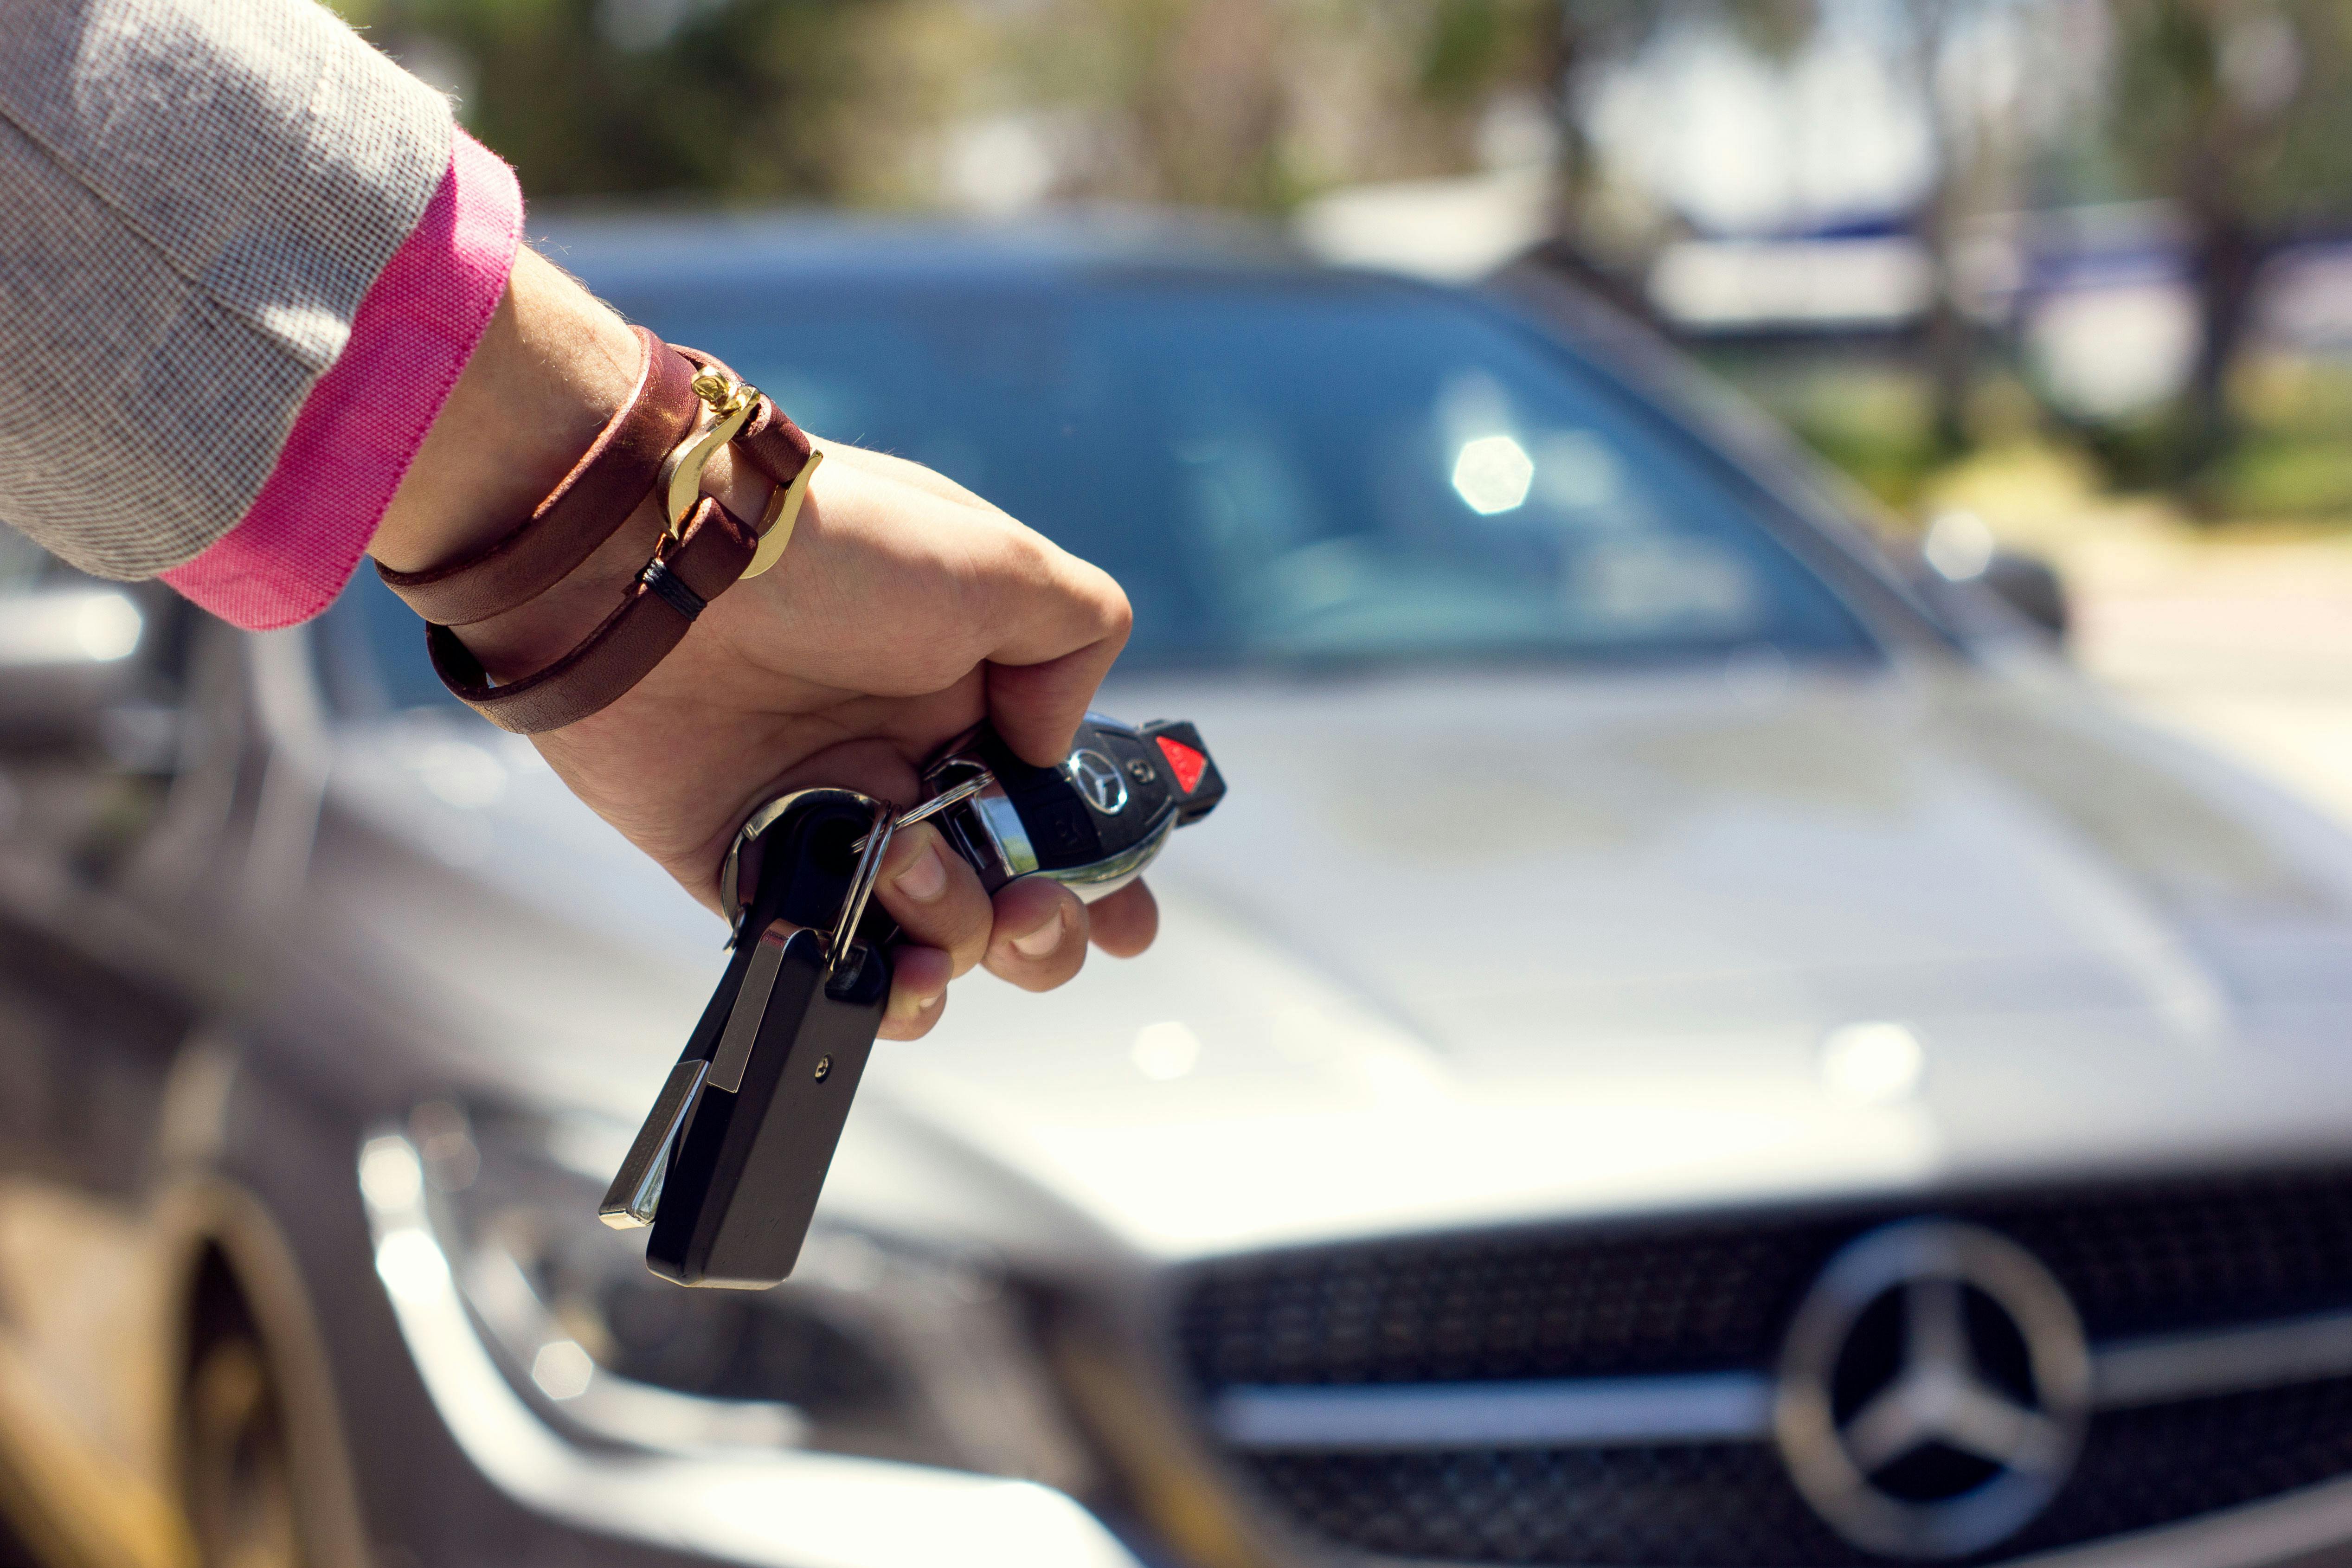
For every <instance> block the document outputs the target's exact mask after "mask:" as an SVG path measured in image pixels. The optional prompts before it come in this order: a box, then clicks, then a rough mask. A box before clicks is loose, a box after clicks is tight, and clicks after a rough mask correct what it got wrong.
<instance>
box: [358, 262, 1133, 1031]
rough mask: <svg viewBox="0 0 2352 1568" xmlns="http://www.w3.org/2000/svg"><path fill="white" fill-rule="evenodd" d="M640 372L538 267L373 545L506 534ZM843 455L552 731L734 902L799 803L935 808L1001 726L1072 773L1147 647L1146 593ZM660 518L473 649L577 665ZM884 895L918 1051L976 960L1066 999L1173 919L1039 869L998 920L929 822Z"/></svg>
mask: <svg viewBox="0 0 2352 1568" xmlns="http://www.w3.org/2000/svg"><path fill="white" fill-rule="evenodd" d="M713 346H714V347H719V348H720V349H721V352H723V345H713ZM637 360H638V351H637V347H636V343H635V340H634V339H633V338H632V337H631V335H630V333H629V331H628V329H627V328H626V326H625V324H624V323H623V322H622V321H621V320H620V318H619V317H617V316H615V315H614V313H613V312H612V311H611V310H607V309H606V308H604V306H603V305H601V304H599V303H597V302H596V301H595V300H593V298H591V297H590V296H589V295H588V294H587V292H586V291H585V290H584V289H581V288H580V287H579V286H578V285H577V284H576V283H574V282H573V281H572V279H569V278H567V277H566V276H564V275H563V274H562V272H560V271H558V270H557V269H556V268H553V267H551V266H550V265H549V264H548V263H547V262H545V261H543V260H541V258H539V257H537V256H536V255H534V254H532V253H531V252H530V251H529V250H523V251H520V252H519V253H518V254H517V257H516V259H515V265H514V270H513V275H512V279H511V280H510V283H509V288H508V290H507V294H506V298H505V299H504V300H501V302H500V303H499V309H498V310H497V313H496V314H495V315H494V316H493V317H492V318H491V321H490V324H489V326H488V330H487V331H485V333H484V335H483V338H482V342H481V344H480V346H479V347H478V349H477V350H476V351H475V353H474V356H473V359H472V360H471V361H470V362H469V363H468V364H467V368H466V372H465V374H464V375H463V376H462V377H461V378H460V379H459V381H458V383H457V386H456V387H455V389H454V390H453V391H452V392H451V394H450V396H449V400H448V402H447V404H446V405H445V406H444V408H443V410H442V413H441V416H440V417H439V419H437V420H436V422H435V424H434V426H433V428H432V430H431V432H430V433H429V434H428V435H427V436H426V437H425V441H424V444H423V446H422V447H420V448H419V450H418V453H417V458H416V461H415V464H414V465H413V466H412V467H411V468H409V470H408V473H407V475H406V477H405V478H404V479H403V481H402V483H401V486H400V489H399V490H398V492H397V493H396V494H395V496H394V500H393V502H392V505H391V507H390V509H389V510H387V511H386V512H385V514H384V519H383V525H382V526H381V527H380V528H379V529H378V531H377V532H376V535H375V539H374V542H373V544H372V545H371V546H370V550H371V553H373V555H374V556H375V558H376V559H377V560H378V561H380V562H382V563H384V564H385V565H387V566H389V567H392V568H393V569H394V570H395V571H417V570H421V569H424V568H425V567H429V566H433V565H436V564H438V563H443V562H446V561H449V560H453V559H458V558H462V557H464V556H466V555H468V554H470V553H472V552H474V551H476V550H478V549H479V548H481V547H482V546H483V545H485V544H487V543H488V542H491V541H492V540H494V539H496V538H497V537H498V536H499V535H500V534H501V533H503V532H504V531H506V530H507V529H509V528H510V527H511V526H512V525H513V520H514V519H516V518H518V517H520V516H524V515H527V514H528V513H529V512H530V509H531V507H532V505H533V504H535V502H536V501H537V500H538V499H539V498H540V497H541V496H542V495H544V494H545V493H546V492H547V491H548V490H549V489H551V488H552V487H553V485H554V484H555V483H556V481H557V480H558V479H561V478H562V476H563V474H564V472H565V471H566V470H567V469H568V468H570V467H571V465H572V462H573V461H574V460H576V459H577V458H578V457H579V454H580V453H581V452H582V450H583V449H584V448H585V447H587V445H588V443H589V441H590V440H591V439H592V438H593V436H594V435H595V433H596V431H597V430H598V429H599V428H600V427H601V426H603V424H604V421H605V420H606V419H607V418H608V417H610V416H611V414H612V413H613V411H614V409H615V408H616V407H618V406H619V405H620V403H621V401H622V400H623V399H624V398H625V396H626V395H627V393H628V391H629V388H630V386H631V384H632V383H633V382H634V380H635V375H636V370H637ZM821 444H822V445H824V450H825V453H826V461H825V465H824V468H821V469H819V470H818V473H817V476H816V478H815V480H814V484H813V485H812V487H811V490H810V495H809V500H808V502H807V505H806V507H805V508H804V510H803V512H802V515H801V521H800V524H799V528H798V530H797V531H795V533H794V534H793V543H792V547H791V549H790V550H789V551H788V552H786V554H785V556H784V560H783V562H782V564H781V565H779V566H778V568H777V569H776V570H775V571H773V572H771V573H769V574H765V575H764V576H761V577H759V578H757V579H754V580H752V581H751V582H747V583H741V584H737V585H736V586H735V587H734V588H732V589H730V590H729V591H728V592H727V593H725V594H722V595H719V597H718V598H717V599H715V600H714V601H712V603H711V606H710V608H709V611H707V612H706V613H705V614H704V616H702V618H701V619H700V620H698V621H697V622H696V623H695V625H694V627H693V629H692V630H691V631H690V632H689V633H688V635H687V637H686V640H685V641H684V642H683V643H681V644H679V646H678V647H677V649H676V651H674V652H673V653H672V654H671V655H670V656H669V658H667V659H666V660H664V661H663V663H662V664H661V665H660V666H658V667H657V668H656V669H655V670H654V671H653V673H652V674H651V675H649V676H647V677H646V679H645V680H644V681H643V682H641V683H640V684H639V685H638V686H637V687H636V688H635V689H633V690H631V691H630V692H629V693H628V694H627V695H626V696H625V697H624V698H623V699H621V700H619V701H618V702H615V703H614V705H613V706H611V707H610V708H607V709H605V710H604V711H602V712H600V713H597V714H595V715H593V717H591V718H588V719H584V720H583V721H580V722H578V723H576V724H572V725H571V726H569V727H567V728H564V729H562V730H556V731H550V732H548V733H546V734H543V735H540V736H537V737H535V738H534V743H535V744H537V745H538V746H539V748H540V750H541V752H542V754H544V755H545V756H546V757H547V759H548V761H549V763H551V765H552V766H553V767H554V768H555V770H556V772H557V773H559V774H560V775H562V778H563V779H564V781H565V782H566V783H567V784H570V785H571V786H572V789H573V791H574V792H575V793H577V794H578V795H580V796H581V797H582V798H583V800H585V801H586V802H587V803H588V804H589V805H591V806H593V807H594V808H595V810H596V811H597V812H598V813H599V814H600V815H602V816H604V818H605V820H607V821H608V822H611V823H612V824H613V825H614V826H615V827H617V828H619V829H620V830H621V831H622V832H623V833H624V834H625V835H627V836H628V837H629V838H630V839H631V840H632V841H633V842H635V844H636V845H637V846H638V847H640V848H643V849H644V850H646V852H647V853H648V854H650V855H652V856H653V857H654V858H655V859H656V860H658V861H659V862H661V864H662V865H663V866H664V867H665V868H667V869H668V870H669V871H670V873H671V874H672V875H673V876H675V877H677V879H678V880H679V881H680V882H682V883H684V884H685V885H686V886H687V887H688V889H691V890H692V891H693V892H694V893H695V894H696V895H697V896H698V897H699V898H700V899H701V900H703V901H704V902H705V903H709V904H711V905H712V906H713V907H714V908H715V907H716V901H717V899H716V885H715V884H716V879H717V873H718V868H719V858H720V857H721V855H722V854H723V853H724V851H725V847H726V845H727V842H728V840H729V838H730V837H731V836H732V835H733V833H734V831H735V828H736V826H738V825H739V824H740V822H741V821H742V819H743V818H744V817H745V816H748V815H749V814H750V813H751V809H752V808H753V807H754V806H756V805H758V804H759V803H760V802H761V801H762V800H764V799H766V798H768V797H769V796H770V795H774V794H777V793H779V792H780V791H782V790H784V789H788V788H793V787H798V786H800V785H803V784H841V785H847V786H849V787H852V788H856V789H860V790H864V791H866V792H867V793H869V794H873V795H881V796H884V797H887V798H893V799H897V800H899V801H902V802H908V801H912V800H913V799H914V798H915V795H916V793H917V792H916V781H915V772H914V764H915V763H916V762H917V761H918V760H919V759H920V758H921V756H922V755H923V754H924V753H925V752H929V750H930V749H932V748H933V747H934V746H936V745H937V744H938V743H939V742H941V741H944V740H946V739H948V738H949V737H950V736H952V735H954V734H956V733H957V732H959V731H961V730H963V729H965V728H967V727H968V726H970V725H971V723H972V722H973V721H976V720H978V719H980V718H981V717H982V715H983V714H984V715H986V716H987V717H989V718H990V719H992V721H994V722H995V724H996V726H997V728H998V730H999V731H1001V732H1002V733H1003V735H1004V737H1005V739H1006V741H1007V742H1009V743H1010V744H1012V745H1013V747H1014V748H1015V749H1016V750H1018V751H1020V752H1022V753H1023V754H1024V756H1027V757H1028V758H1030V759H1031V760H1032V761H1034V762H1040V763H1055V762H1059V761H1060V760H1061V758H1062V757H1063V756H1064V755H1065V754H1066V752H1067V750H1068V747H1069V743H1070V736H1071V731H1073V730H1074V729H1075V728H1076V724H1077V721H1078V720H1079V718H1080V717H1081V716H1082V715H1083V714H1084V712H1085V710H1086V707H1087V701H1088V700H1090V699H1091V698H1092V696H1093V695H1094V691H1095V688H1096V687H1097V685H1098V684H1099V683H1100V681H1101V679H1102V677H1103V675H1104V673H1105V672H1106V671H1107V670H1108V668H1109V667H1110V663H1111V661H1112V660H1113V659H1114V658H1117V657H1118V650H1119V648H1120V647H1121V645H1122V644H1123V643H1124V642H1125V640H1126V637H1127V627H1128V617H1129V611H1128V605H1127V600H1126V596H1125V595H1123V594H1121V593H1120V591H1119V589H1118V584H1115V583H1114V582H1112V581H1111V580H1110V578H1109V577H1108V576H1107V575H1106V574H1103V573H1102V572H1101V571H1099V570H1097V568H1095V567H1093V566H1090V565H1087V563H1084V562H1082V561H1079V560H1078V559H1076V557H1075V556H1072V555H1069V554H1068V553H1066V552H1063V551H1061V550H1059V549H1057V548H1056V547H1055V545H1053V544H1052V543H1051V542H1047V541H1046V540H1045V539H1044V538H1042V537H1041V536H1039V535H1038V534H1036V533H1034V532H1033V531H1030V530H1028V529H1026V528H1024V527H1023V526H1022V525H1021V524H1019V523H1018V522H1015V521H1013V519H1011V518H1009V517H1007V516H1006V515H1005V514H1004V513H1003V512H1002V511H999V510H996V509H995V508H993V507H991V506H989V505H987V504H986V503H985V502H982V501H981V500H979V499H978V498H976V497H974V496H972V495H971V493H970V492H968V491H966V490H964V489H961V487H959V486H956V485H954V484H952V483H950V481H948V480H947V479H943V478H941V477H940V476H939V475H937V474H934V473H932V472H930V471H929V469H926V468H920V467H918V466H917V465H915V464H911V463H906V462H901V461H898V460H897V459H895V458H885V457H881V456H879V455H877V454H874V453H869V452H864V451H860V450H858V449H857V448H856V447H841V446H837V445H834V444H831V443H821ZM729 458H730V454H729V453H727V452H725V451H722V452H721V454H720V455H719V458H715V459H714V460H713V462H712V465H711V468H710V470H709V474H708V475H707V477H706V482H705V488H706V489H708V490H709V491H710V492H711V493H713V494H716V495H718V496H719V498H720V499H721V500H723V501H725V502H726V503H727V504H728V505H729V506H730V509H731V510H734V511H735V512H736V513H737V515H739V516H757V515H759V513H760V510H761V504H762V502H763V501H764V500H765V498H766V494H767V481H766V480H765V479H762V478H761V477H759V476H757V475H756V474H749V473H739V472H737V471H736V469H735V468H733V467H732V466H731V465H730V462H729ZM648 507H650V502H649V503H648ZM654 526H655V524H654V523H653V521H651V519H650V517H648V518H647V520H646V522H645V526H644V527H642V528H628V529H623V530H622V531H620V532H619V533H617V534H615V535H614V539H613V541H612V542H610V543H608V545H607V546H606V547H605V548H604V550H603V551H601V552H599V553H598V554H597V555H595V556H593V557H592V558H591V560H590V562H589V563H588V564H587V566H585V567H584V568H583V569H582V570H581V571H579V572H576V573H574V574H572V576H571V577H570V578H567V579H566V580H565V581H564V583H563V584H561V585H560V586H559V587H558V588H557V589H556V590H554V591H552V592H551V593H549V594H547V595H542V596H541V598H539V599H537V600H534V601H532V602H531V603H530V604H529V605H524V606H522V607H521V608H520V609H518V610H515V611H512V612H510V613H509V614H508V615H506V616H500V617H499V618H497V619H494V620H491V621H487V622H482V623H478V624H477V625H474V626H467V628H466V631H465V634H464V635H465V640H466V642H467V646H468V647H470V648H472V649H473V651H474V652H475V654H476V655H477V656H478V658H481V659H482V661H483V663H484V664H485V666H486V667H487V668H488V670H489V672H490V673H491V674H492V675H493V676H494V677H498V678H499V679H511V678H512V677H514V676H517V675H520V674H523V673H527V672H528V671H530V670H532V669H535V668H539V667H540V666H541V665H543V664H545V663H547V662H549V661H550V660H551V659H552V658H555V657H557V656H558V655H559V654H561V653H562V652H563V651H564V649H566V648H568V647H571V646H572V643H573V642H575V641H576V640H577V639H578V638H579V637H581V636H582V635H583V633H584V632H585V631H586V630H587V629H588V628H589V627H591V626H593V625H594V624H595V623H596V621H597V620H598V619H599V618H600V617H601V616H603V615H604V613H605V612H606V611H607V610H608V609H610V608H611V606H612V605H613V604H614V601H615V600H616V599H617V598H618V596H619V595H620V594H621V592H622V591H623V589H624V588H625V586H626V585H627V584H629V583H630V581H631V580H632V579H633V578H634V577H635V574H636V573H637V571H638V570H639V569H640V568H641V567H642V566H643V565H644V564H645V562H644V559H643V555H644V552H643V548H642V541H643V539H645V538H646V537H647V536H648V535H649V534H650V533H651V531H653V528H654ZM878 896H879V897H880V898H881V900H882V901H883V903H884V905H885V906H886V907H887V909H888V910H889V911H890V913H891V915H892V917H893V918H894V919H896V920H897V921H898V922H899V923H900V924H901V925H902V926H904V927H905V928H906V929H907V931H908V934H909V936H910V938H911V939H912V940H913V941H914V942H917V943H918V944H920V945H919V949H918V950H913V951H909V952H908V953H906V954H905V955H903V956H902V958H901V961H900V963H899V965H898V990H897V992H896V994H894V995H893V998H892V1002H891V1011H890V1016H889V1018H888V1021H887V1024H886V1026H885V1028H886V1032H887V1033H889V1034H891V1035H894V1036H897V1037H910V1036H913V1035H917V1034H920V1033H922V1032H924V1031H925V1030H927V1029H928V1028H929V1026H930V1025H931V1024H932V1023H933V1022H934V1021H936V1019H937V1017H938V1016H939V1003H940V997H941V995H942V994H943V993H944V990H945V987H946V985H947V983H948V981H949V980H950V979H951V978H952V977H953V976H954V975H956V974H959V973H962V972H963V971H965V970H967V969H969V968H971V966H972V965H973V964H975V963H985V965H986V966H987V967H988V968H989V969H990V970H992V972H994V973H998V974H1000V975H1002V976H1003V977H1004V978H1006V979H1008V980H1011V981H1013V983H1015V984H1022V985H1025V986H1028V987H1030V988H1032V989H1041V990H1042V989H1045V988H1046V987H1049V986H1053V985H1058V984H1061V983H1062V982H1064V981H1065V980H1067V979H1068V978H1069V977H1070V976H1071V975H1072V974H1073V973H1076V970H1077V967H1078V965H1079V963H1081V961H1082V960H1083V958H1084V955H1085V951H1086V946H1087V938H1088V936H1089V934H1091V935H1092V937H1093V939H1094V940H1095V942H1097V943H1098V944H1099V945H1101V946H1102V947H1104V948H1105V949H1106V950H1107V951H1110V952H1137V951H1139V950H1140V949H1141V948H1142V947H1143V946H1144V945H1146V944H1147V943H1149V942H1150V939H1151V935H1152V932H1153V929H1154V926H1155V924H1156V915H1155V913H1154V911H1153V908H1152V904H1151V900H1150V894H1149V893H1148V892H1147V891H1145V890H1144V889H1143V888H1142V887H1141V886H1140V885H1138V886H1136V887H1134V888H1132V889H1128V890H1127V891H1126V892H1124V893H1121V894H1119V895H1118V896H1116V897H1115V898H1112V899H1108V900H1104V901H1102V902H1101V903H1098V904H1097V905H1095V906H1093V908H1092V909H1091V910H1089V909H1088V908H1087V906H1086V905H1084V904H1081V903H1080V902H1078V900H1076V898H1075V897H1073V896H1072V895H1071V894H1070V893H1069V892H1068V891H1067V890H1066V889H1062V888H1060V887H1058V886H1055V885H1054V884H1051V883H1048V882H1044V881H1040V880H1031V881H1026V882H1018V883H1014V884H1013V885H1012V886H1010V887H1008V888H1006V889H1004V890H1003V892H1001V893H1000V894H999V895H998V896H997V899H996V900H995V901H994V904H993V905H991V903H990V901H989V900H987V898H986V897H985V896H984V895H983V894H982V891H981V889H980V885H979V881H978V879H977V878H975V877H974V876H973V875H972V873H971V869H970V868H969V867H967V866H965V865H964V863H963V862H962V861H961V859H959V858H957V857H956V856H954V855H953V854H951V853H950V852H948V851H947V850H946V848H945V847H944V845H942V844H941V843H940V839H939V837H938V836H937V834H936V833H935V832H934V831H933V830H932V829H931V828H929V826H919V827H917V828H914V829H912V830H910V831H908V833H906V834H905V835H903V836H901V837H898V838H894V839H893V841H892V844H891V848H890V859H889V862H888V864H887V865H886V866H885V868H884V871H883V878H882V882H881V886H880V889H879V894H878Z"/></svg>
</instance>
